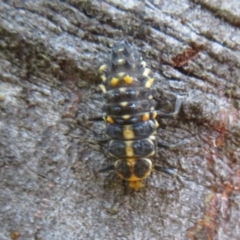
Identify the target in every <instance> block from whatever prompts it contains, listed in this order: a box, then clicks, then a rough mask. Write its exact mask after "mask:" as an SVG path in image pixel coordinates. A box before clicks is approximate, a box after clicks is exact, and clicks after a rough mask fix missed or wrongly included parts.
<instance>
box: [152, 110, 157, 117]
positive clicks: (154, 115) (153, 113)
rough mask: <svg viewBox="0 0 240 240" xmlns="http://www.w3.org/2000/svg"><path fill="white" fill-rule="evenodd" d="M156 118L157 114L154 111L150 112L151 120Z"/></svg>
mask: <svg viewBox="0 0 240 240" xmlns="http://www.w3.org/2000/svg"><path fill="white" fill-rule="evenodd" d="M156 117H157V112H156V111H154V112H152V118H153V119H154V118H156Z"/></svg>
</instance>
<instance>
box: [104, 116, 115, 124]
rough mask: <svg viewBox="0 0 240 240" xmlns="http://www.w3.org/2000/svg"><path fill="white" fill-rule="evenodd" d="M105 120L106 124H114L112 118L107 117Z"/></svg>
mask: <svg viewBox="0 0 240 240" xmlns="http://www.w3.org/2000/svg"><path fill="white" fill-rule="evenodd" d="M106 120H107V122H109V123H114V120H113V118H112V117H109V116H107V118H106Z"/></svg>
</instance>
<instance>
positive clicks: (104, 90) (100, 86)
mask: <svg viewBox="0 0 240 240" xmlns="http://www.w3.org/2000/svg"><path fill="white" fill-rule="evenodd" d="M99 88H100V89H101V90H102V92H103V93H106V92H107V90H106V88H105V86H104V85H103V84H100V85H99Z"/></svg>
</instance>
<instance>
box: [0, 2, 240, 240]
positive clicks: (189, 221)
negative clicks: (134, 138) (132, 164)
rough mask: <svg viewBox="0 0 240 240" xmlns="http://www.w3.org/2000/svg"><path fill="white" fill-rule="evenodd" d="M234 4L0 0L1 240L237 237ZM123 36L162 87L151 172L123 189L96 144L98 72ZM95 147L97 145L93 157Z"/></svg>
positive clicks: (238, 37) (238, 75)
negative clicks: (175, 112) (168, 170)
mask: <svg viewBox="0 0 240 240" xmlns="http://www.w3.org/2000/svg"><path fill="white" fill-rule="evenodd" d="M239 9H240V4H239V1H237V0H235V1H234V0H228V1H225V0H222V1H217V0H216V1H213V0H209V1H208V0H199V1H197V0H195V1H186V0H182V1H175V0H155V1H137V0H132V1H118V0H115V1H94V0H93V1H79V0H78V1H77V0H75V1H74V0H72V1H46V0H39V1H33V0H32V1H30V0H29V1H17V0H12V1H1V2H0V107H1V109H0V110H1V111H0V161H1V162H0V220H1V221H0V239H2V240H6V239H19V240H26V239H35V240H40V239H45V240H48V239H51V240H60V239H67V240H71V239H104V240H106V239H138V240H139V239H164V240H165V239H167V240H169V239H177V240H185V239H204V240H205V239H219V240H224V239H232V240H234V239H236V240H237V239H239V236H240V223H239V219H240V206H239V203H240V201H239V199H240V194H239V187H240V168H239V163H240V127H239V110H240V105H239V104H240V101H239V100H240V87H239V86H240V69H239V67H240V29H239V26H240V20H239V16H240V13H239V11H240V10H239ZM121 38H125V39H127V40H128V41H129V42H130V43H131V44H132V45H134V46H135V47H136V48H137V49H138V50H139V52H140V53H141V54H142V56H143V59H144V60H145V61H146V62H147V63H148V64H149V65H150V66H151V69H152V71H153V72H154V74H155V79H156V80H155V81H156V84H155V86H156V89H157V90H158V92H159V93H162V92H163V90H164V92H167V94H165V97H164V98H161V99H159V102H158V107H159V108H161V109H164V110H166V111H171V110H172V106H173V103H174V100H175V97H174V95H172V94H170V93H171V92H172V93H173V94H180V95H184V96H185V97H184V104H183V108H182V111H181V114H180V116H179V118H178V119H177V120H160V128H159V131H158V134H157V136H158V138H159V141H161V142H165V143H166V142H170V143H177V142H179V141H182V140H185V139H186V140H189V141H190V144H189V145H187V146H183V147H180V148H179V149H174V150H167V149H166V150H164V149H158V158H157V159H156V161H157V162H158V164H161V165H163V166H171V167H173V168H176V169H178V174H179V176H180V178H181V180H182V182H183V184H180V183H179V182H178V181H176V179H175V178H172V177H171V176H166V175H164V174H162V173H157V172H154V173H153V174H152V176H151V177H150V178H149V179H148V180H147V182H146V187H145V188H144V189H142V190H140V191H139V192H134V191H131V190H129V189H126V188H125V187H124V186H123V185H122V183H121V181H120V180H119V178H117V177H116V176H115V175H114V173H110V174H100V173H99V172H98V170H99V169H100V168H101V167H102V166H103V165H104V164H105V163H106V162H107V161H106V155H105V154H104V152H103V151H101V150H100V149H99V147H98V145H97V142H96V135H97V136H98V135H99V134H102V133H103V132H104V126H103V123H91V122H88V121H87V118H88V117H93V116H96V115H97V116H100V115H101V114H102V111H101V107H102V105H103V101H104V99H103V96H102V94H101V92H100V91H99V90H98V88H97V83H98V80H99V75H98V73H97V69H98V66H99V65H100V64H101V63H102V62H104V60H106V59H107V57H108V54H109V52H110V49H111V46H112V44H114V42H116V41H117V40H118V39H121ZM99 150H100V151H99Z"/></svg>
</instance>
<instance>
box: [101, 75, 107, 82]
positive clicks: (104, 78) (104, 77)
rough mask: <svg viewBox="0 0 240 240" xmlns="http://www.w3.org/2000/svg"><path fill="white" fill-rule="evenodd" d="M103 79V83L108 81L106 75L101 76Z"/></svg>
mask: <svg viewBox="0 0 240 240" xmlns="http://www.w3.org/2000/svg"><path fill="white" fill-rule="evenodd" d="M101 79H102V81H103V82H105V81H106V80H107V78H106V76H105V75H104V74H103V75H102V76H101Z"/></svg>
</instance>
